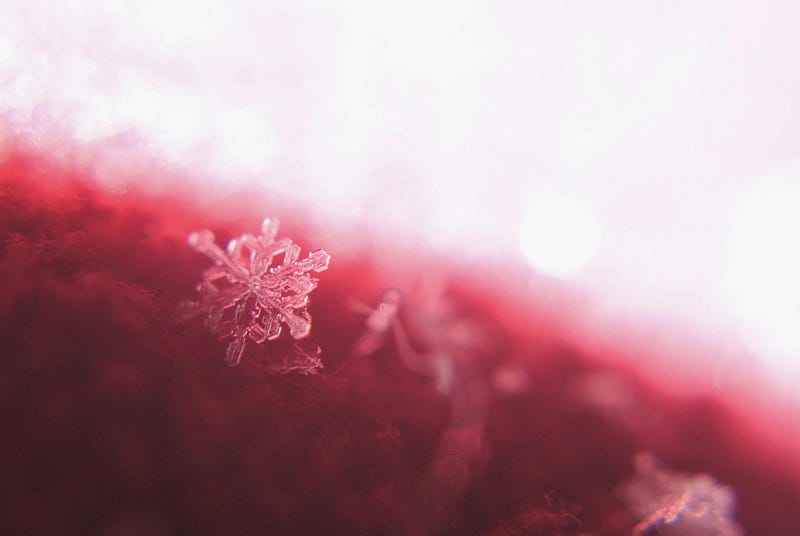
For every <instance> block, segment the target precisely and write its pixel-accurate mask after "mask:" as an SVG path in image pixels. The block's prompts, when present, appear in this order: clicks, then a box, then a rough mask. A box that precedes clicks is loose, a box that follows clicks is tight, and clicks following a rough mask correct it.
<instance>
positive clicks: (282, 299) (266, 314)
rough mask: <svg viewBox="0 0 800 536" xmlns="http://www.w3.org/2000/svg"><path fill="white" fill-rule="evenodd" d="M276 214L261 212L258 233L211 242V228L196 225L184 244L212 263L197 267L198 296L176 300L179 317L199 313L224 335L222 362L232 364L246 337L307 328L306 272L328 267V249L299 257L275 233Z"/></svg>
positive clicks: (295, 333)
mask: <svg viewBox="0 0 800 536" xmlns="http://www.w3.org/2000/svg"><path fill="white" fill-rule="evenodd" d="M277 234H278V220H277V219H276V218H265V219H264V222H263V223H262V225H261V234H260V235H259V236H254V235H252V234H243V235H241V236H240V237H238V238H234V239H233V240H231V241H230V242H228V247H227V250H223V249H221V248H220V247H219V246H217V244H216V242H215V240H214V233H212V232H211V231H208V230H202V231H197V232H194V233H192V234H191V235H190V236H189V245H190V246H191V247H192V248H193V249H194V250H195V251H197V252H199V253H203V254H204V255H206V256H208V257H209V258H210V259H211V260H212V261H214V265H213V266H211V267H210V268H208V269H207V270H205V271H204V272H203V280H202V281H201V283H200V285H199V286H198V292H199V294H200V299H199V300H198V301H190V302H184V303H183V304H181V307H180V311H179V317H180V319H182V320H185V319H188V318H192V317H195V316H200V315H205V325H206V327H208V329H210V330H211V331H212V332H213V333H215V334H216V335H218V336H219V337H220V338H227V339H230V340H229V343H228V348H227V350H226V352H225V362H226V363H227V364H228V365H231V366H233V365H237V364H238V363H239V362H240V361H241V360H242V354H243V353H244V350H245V347H246V345H247V341H248V340H250V341H253V342H255V343H257V344H261V343H263V342H265V341H268V340H274V339H277V338H278V337H279V336H280V334H281V331H282V329H283V326H284V325H285V326H286V327H288V328H289V334H290V335H291V336H292V337H293V338H294V339H302V338H304V337H306V336H308V334H309V333H310V332H311V316H310V315H309V313H308V310H307V306H308V295H309V294H310V293H311V291H313V290H314V289H315V288H316V287H317V282H318V280H317V279H316V278H314V277H312V276H311V275H310V273H311V272H322V271H323V270H326V269H327V268H328V263H329V262H330V255H328V253H326V252H325V251H324V250H322V249H318V250H315V251H312V252H311V253H309V254H308V256H307V257H306V258H305V259H302V260H298V259H299V257H300V247H299V246H297V245H296V244H294V243H293V242H292V241H291V240H289V239H288V238H276V236H277Z"/></svg>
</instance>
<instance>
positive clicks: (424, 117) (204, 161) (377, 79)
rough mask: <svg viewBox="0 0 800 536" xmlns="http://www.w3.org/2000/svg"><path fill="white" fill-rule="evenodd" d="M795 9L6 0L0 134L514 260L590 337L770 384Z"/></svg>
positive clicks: (1, 5)
mask: <svg viewBox="0 0 800 536" xmlns="http://www.w3.org/2000/svg"><path fill="white" fill-rule="evenodd" d="M798 20H800V4H797V3H796V2H790V1H786V2H780V1H772V2H745V1H741V0H739V1H727V0H726V1H716V2H703V1H697V0H692V1H681V0H678V1H674V2H663V3H656V2H641V1H611V2H590V1H575V2H565V1H524V0H506V1H503V0H499V1H498V0H493V1H488V0H486V1H476V0H459V1H455V0H445V1H435V0H426V1H422V0H406V1H404V2H379V1H374V0H364V1H348V2H345V1H341V2H336V1H332V2H322V1H319V2H310V1H307V0H292V1H289V0H286V1H267V2H261V1H223V0H193V1H175V0H172V1H167V0H141V1H137V2H127V1H122V0H106V1H102V0H98V1H85V0H84V1H81V0H71V1H62V2H50V1H44V0H4V1H2V2H0V114H2V115H1V116H0V119H2V130H0V142H3V143H5V141H3V140H6V141H7V140H10V139H15V140H19V139H20V138H24V139H26V140H27V141H28V143H31V144H33V145H37V144H38V145H42V146H44V145H46V144H48V143H52V140H53V139H63V140H64V142H65V143H67V142H69V143H72V144H73V145H74V142H76V141H77V142H78V143H79V144H80V145H81V146H86V147H95V146H97V147H100V146H106V147H115V146H120V147H122V146H134V147H136V148H137V150H138V151H145V152H147V153H148V154H153V155H155V156H156V157H157V158H158V159H161V160H163V161H164V162H166V163H167V164H168V165H171V166H176V167H178V168H186V169H189V170H192V171H193V172H195V173H198V172H201V173H202V176H203V179H204V181H205V183H204V186H203V187H204V188H205V187H207V188H220V187H226V186H227V185H230V184H233V185H237V186H238V185H243V184H248V183H249V184H251V185H258V186H261V187H263V190H264V191H265V192H279V193H281V194H282V195H284V196H287V197H288V198H290V199H295V200H299V201H303V202H304V203H306V204H308V205H309V206H311V205H316V206H319V207H322V208H323V209H324V210H325V211H326V214H328V215H330V216H331V217H335V218H339V219H340V220H341V221H342V222H349V223H353V222H358V223H362V224H367V225H366V227H367V228H370V229H373V231H374V233H375V235H376V236H377V237H380V235H381V233H384V232H394V233H402V234H403V235H404V236H405V237H406V238H407V239H409V240H411V241H418V242H419V243H420V244H424V245H425V246H426V247H434V248H437V249H440V250H442V251H450V252H453V253H454V254H456V255H461V256H462V257H463V258H464V259H470V260H471V261H475V260H476V259H477V260H481V259H483V260H490V261H492V262H495V263H497V262H498V260H497V259H502V262H512V263H513V262H516V263H527V264H528V265H530V267H531V274H532V280H533V281H534V283H532V284H529V282H528V281H522V282H520V287H521V289H522V290H523V291H525V290H526V289H529V290H530V292H531V293H532V295H533V294H534V293H535V291H536V289H537V285H541V284H542V283H541V282H542V281H551V282H552V283H553V284H557V285H565V286H566V287H569V288H576V289H581V292H586V293H587V295H589V296H590V297H591V304H592V305H591V311H590V312H587V313H584V317H583V318H582V319H579V320H576V321H579V323H583V325H585V326H590V325H598V322H599V320H598V319H603V322H605V323H606V324H608V323H612V324H613V323H616V325H618V326H623V329H624V326H626V325H633V324H642V323H644V324H646V325H647V324H648V323H653V325H655V326H658V327H657V328H655V329H654V331H653V333H661V332H664V330H665V329H666V328H664V326H673V327H674V326H678V328H676V329H677V330H678V331H680V330H681V329H684V328H685V329H689V330H694V332H696V333H700V334H703V335H702V337H708V338H712V339H714V338H716V339H718V340H719V341H721V344H724V345H725V348H726V349H725V351H724V352H721V353H720V355H723V354H724V355H726V356H727V357H726V359H729V361H722V362H717V363H715V364H714V367H713V370H712V371H711V372H713V374H711V375H710V376H709V381H714V382H716V381H718V380H719V378H722V380H720V381H723V382H724V381H726V380H725V378H726V377H728V378H729V379H730V378H734V379H735V378H737V377H738V378H739V379H738V380H735V381H744V380H743V378H746V379H747V381H756V378H757V377H758V376H759V375H761V376H763V377H765V378H768V379H772V380H778V381H779V382H782V383H783V384H784V385H785V386H789V387H791V385H792V383H793V382H792V379H793V378H794V377H795V376H796V375H797V374H798V373H800V357H798V352H800V242H799V241H798V238H797V234H798V230H799V229H800V159H799V158H798V157H800V62H799V61H797V51H798V50H800V32H798V31H797V21H798ZM46 148H48V149H52V147H46ZM120 154H121V153H120ZM125 162H126V161H125V160H124V158H122V157H120V163H119V165H118V166H116V167H115V166H113V165H111V166H107V169H106V170H105V171H103V170H100V174H101V178H102V179H103V180H105V181H107V182H108V184H109V186H110V187H111V186H113V187H115V188H118V187H120V183H124V182H125V180H126V179H125V175H124V173H122V172H121V170H123V169H124V167H125V165H126V164H125ZM200 170H202V171H200ZM122 186H123V187H124V184H122ZM148 187H151V188H157V187H158V184H155V183H154V184H151V185H148ZM537 274H538V275H537ZM537 281H538V283H537ZM662 328H663V329H662ZM587 329H588V328H587ZM599 331H604V330H598V332H599ZM598 337H599V335H598ZM654 341H655V342H654V344H662V343H663V345H664V347H665V351H666V352H667V353H669V355H670V359H672V360H673V361H674V362H678V361H680V359H681V357H680V356H681V355H682V353H683V350H685V349H686V348H687V347H685V346H682V345H681V343H680V340H679V338H669V337H666V338H664V339H663V340H658V339H657V338H656V339H654ZM687 360H688V358H687ZM667 366H669V364H668V365H667ZM752 367H755V368H752ZM720 370H723V371H724V370H739V371H740V372H741V371H744V372H743V373H742V374H740V375H739V376H736V374H733V375H728V376H726V374H724V373H723V374H721V375H718V374H717V373H718V372H719V371H720ZM751 373H752V374H751Z"/></svg>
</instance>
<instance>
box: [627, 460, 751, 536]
mask: <svg viewBox="0 0 800 536" xmlns="http://www.w3.org/2000/svg"><path fill="white" fill-rule="evenodd" d="M635 464H636V475H635V476H634V478H633V479H632V480H631V481H630V482H628V483H627V484H625V485H624V486H623V488H622V493H623V495H624V496H625V498H626V499H627V501H628V504H629V505H630V508H631V510H632V511H633V513H634V514H635V515H636V516H637V517H638V518H639V519H641V521H640V522H639V523H638V524H637V525H636V526H635V527H634V529H633V534H634V535H635V536H644V535H649V534H664V535H673V536H742V534H744V533H743V531H742V529H741V527H739V525H737V524H736V522H735V521H734V519H733V515H734V508H735V503H736V499H735V496H734V493H733V490H732V489H731V488H729V487H728V486H725V485H722V484H720V483H718V482H717V481H716V480H714V478H712V477H711V476H710V475H707V474H705V473H699V474H687V473H679V472H675V471H668V470H666V469H662V468H661V467H659V465H658V463H657V462H656V460H655V458H654V457H653V456H652V455H651V454H648V453H641V454H639V455H638V456H637V457H636V458H635Z"/></svg>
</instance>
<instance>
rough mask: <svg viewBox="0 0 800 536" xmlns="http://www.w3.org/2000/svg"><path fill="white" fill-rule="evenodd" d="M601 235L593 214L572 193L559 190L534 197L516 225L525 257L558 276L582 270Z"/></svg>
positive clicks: (592, 255) (595, 251) (545, 270)
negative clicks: (568, 193) (563, 192)
mask: <svg viewBox="0 0 800 536" xmlns="http://www.w3.org/2000/svg"><path fill="white" fill-rule="evenodd" d="M601 235H602V232H601V225H600V223H599V222H598V221H597V219H596V218H595V216H594V214H592V212H591V211H590V210H589V209H588V208H587V207H586V206H585V205H584V204H583V203H581V202H580V201H578V200H577V199H575V198H574V197H571V196H568V195H565V194H559V193H553V194H547V195H541V196H537V197H536V198H534V200H533V202H531V204H530V205H529V206H528V207H527V209H526V211H525V213H524V215H523V217H522V222H521V224H520V228H519V238H520V245H521V247H522V253H523V254H524V255H525V258H526V259H527V261H528V262H529V263H530V264H531V265H532V266H534V267H535V268H536V269H538V270H541V271H542V272H544V273H546V274H549V275H554V276H559V277H563V276H570V275H575V274H577V273H578V272H580V271H581V270H583V269H584V268H585V266H586V265H587V264H588V263H589V262H590V261H591V260H592V258H593V257H594V256H595V254H596V253H597V250H598V248H599V247H600V241H601Z"/></svg>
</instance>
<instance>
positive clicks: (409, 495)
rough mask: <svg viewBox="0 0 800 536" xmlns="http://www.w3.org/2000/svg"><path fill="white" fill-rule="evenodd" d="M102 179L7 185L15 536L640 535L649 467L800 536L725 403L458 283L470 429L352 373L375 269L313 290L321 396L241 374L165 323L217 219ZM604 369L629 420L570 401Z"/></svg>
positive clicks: (36, 169) (777, 482)
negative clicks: (654, 459) (635, 488)
mask: <svg viewBox="0 0 800 536" xmlns="http://www.w3.org/2000/svg"><path fill="white" fill-rule="evenodd" d="M90 179H91V178H90V177H86V176H83V175H81V172H79V171H74V170H69V169H63V168H61V167H58V166H53V165H49V164H47V163H46V161H45V160H44V159H37V158H34V157H31V156H24V155H16V156H13V157H11V158H8V159H6V160H5V161H4V162H3V163H2V165H1V166H0V349H2V360H0V393H2V398H3V404H2V405H0V412H1V413H2V422H3V423H4V430H6V432H5V433H4V434H3V435H4V438H3V439H2V440H0V475H2V486H1V487H0V532H2V533H4V534H17V535H21V534H104V535H111V534H119V535H123V534H196V535H204V534H208V535H217V534H220V535H221V534H224V535H238V534H395V533H408V532H417V533H424V532H438V533H444V534H448V533H452V534H456V533H458V534H484V533H487V534H488V533H492V534H503V535H511V534H543V535H545V534H546V535H556V534H578V533H579V532H580V531H585V532H588V533H591V534H596V535H614V534H627V533H629V532H630V528H631V527H632V526H633V525H634V523H635V520H634V519H633V518H632V517H631V515H630V514H629V513H628V510H627V509H626V507H625V504H624V503H623V502H622V499H621V498H620V495H619V493H618V492H617V487H618V486H619V485H620V484H621V483H622V482H624V481H625V480H626V479H628V478H630V476H631V474H632V466H631V458H632V456H633V454H634V453H636V452H638V451H640V450H649V451H652V452H654V453H655V454H656V456H658V457H659V458H661V459H662V460H664V461H665V462H667V463H669V464H671V465H672V466H673V467H676V468H680V469H681V470H687V471H708V472H710V473H712V474H714V475H715V476H716V477H717V478H718V479H719V480H720V481H722V482H725V483H727V484H729V485H731V486H732V487H734V488H735V490H736V492H737V495H738V497H739V509H738V510H739V516H738V517H739V520H740V522H741V523H742V525H743V526H744V527H745V528H746V530H747V532H748V534H751V535H775V534H795V533H798V532H799V531H800V528H798V527H799V526H800V523H799V522H798V521H797V515H796V514H797V512H798V511H800V496H798V494H797V493H796V490H797V487H796V486H797V482H795V481H793V480H792V478H791V476H789V475H790V473H788V472H782V471H781V469H780V468H781V467H782V464H784V463H785V464H787V465H788V464H789V462H790V460H776V459H769V455H768V454H767V451H766V450H764V449H762V448H761V446H760V445H759V442H758V439H757V438H753V437H749V436H748V435H747V434H748V433H749V432H748V431H747V430H748V429H747V428H746V426H745V425H744V424H743V423H742V422H740V421H739V420H737V418H736V417H735V416H734V414H733V413H732V412H730V411H729V410H728V409H726V406H725V404H724V403H723V402H721V401H718V400H716V399H715V398H713V397H711V396H708V397H693V398H679V397H677V396H675V395H670V396H667V395H665V394H662V393H660V392H659V391H658V390H657V389H655V388H654V387H652V386H650V385H649V384H646V383H644V382H642V381H641V380H639V379H638V378H637V377H636V376H635V374H634V373H633V372H632V371H628V370H614V369H613V368H612V367H611V366H610V365H608V364H607V362H606V364H600V363H597V362H594V361H592V360H589V359H587V358H586V357H585V356H582V355H579V354H578V353H576V352H575V351H572V350H570V348H569V345H568V344H565V345H554V344H552V342H551V341H547V340H545V339H543V338H542V336H541V333H542V331H543V330H544V331H546V330H545V328H543V327H542V326H543V325H545V324H544V322H545V320H546V319H542V320H541V322H540V321H539V320H537V319H536V318H532V319H531V318H528V319H527V320H526V322H527V323H528V324H526V323H522V324H521V326H522V328H523V329H520V325H519V324H516V325H515V324H513V323H512V322H510V321H509V320H508V319H510V318H514V317H515V314H514V311H513V310H508V309H504V310H502V311H501V309H503V308H500V307H498V305H497V304H496V303H495V302H494V301H493V299H492V297H491V296H489V295H488V294H486V293H485V292H484V291H483V290H482V288H481V286H480V284H478V283H477V282H476V281H475V280H469V279H468V278H467V279H464V278H461V279H458V280H454V281H452V282H451V283H452V285H451V295H452V297H453V299H454V300H455V301H456V302H458V303H460V304H463V305H464V307H465V308H466V309H467V310H469V311H471V313H472V314H473V315H474V316H476V317H478V318H480V319H481V320H482V321H483V322H485V323H486V324H487V325H489V326H491V329H492V331H493V333H494V336H495V338H494V339H493V340H494V343H495V344H494V346H493V347H492V348H490V349H488V350H486V351H484V352H483V353H482V355H481V356H480V358H479V359H478V360H477V361H476V362H475V363H474V366H475V369H476V370H477V371H478V376H476V377H482V378H484V379H485V382H483V383H481V382H478V381H477V380H476V382H478V383H480V386H478V387H475V389H478V390H479V391H480V392H481V393H483V394H482V395H481V396H485V402H481V401H479V402H474V401H473V402H469V401H467V402H464V403H475V404H479V406H480V407H481V408H482V409H483V410H485V415H482V416H481V417H479V418H480V423H478V425H475V423H470V422H457V419H454V418H453V415H454V414H455V412H456V411H457V410H456V409H455V408H456V406H455V404H456V400H457V398H456V397H455V395H454V397H453V399H452V400H451V399H450V398H448V397H447V396H446V395H443V394H440V393H438V392H437V390H436V386H435V385H434V383H433V382H431V381H430V380H429V379H426V378H423V377H419V376H417V375H415V374H413V373H412V372H410V371H409V370H408V369H407V368H406V367H404V366H403V363H402V362H401V360H400V359H399V357H398V355H397V352H396V351H395V349H394V345H393V344H387V345H385V346H384V347H383V349H381V350H379V351H378V352H377V353H376V354H375V355H374V356H372V357H370V358H366V359H363V360H361V361H358V362H356V363H348V365H347V366H346V367H343V368H340V367H341V366H342V365H343V364H344V363H345V361H346V360H347V356H348V355H349V354H350V352H351V350H352V346H353V344H354V342H355V341H356V340H357V339H358V337H359V335H360V334H361V333H362V332H363V329H364V317H363V316H359V315H358V314H352V313H350V312H349V311H348V310H347V308H346V303H347V302H348V300H352V299H359V300H364V301H369V302H371V303H377V300H379V299H380V296H381V293H382V292H383V290H384V288H385V285H384V283H383V282H379V281H377V280H376V278H375V273H374V271H373V268H372V266H373V263H372V262H371V260H370V259H367V258H364V259H361V260H354V261H339V260H337V259H336V258H335V257H334V259H333V260H332V263H331V268H330V270H329V271H327V272H325V273H323V274H320V279H321V283H320V287H319V289H318V290H317V291H316V292H315V293H314V295H313V296H312V304H311V308H310V310H311V312H312V314H313V316H314V322H315V324H314V328H313V335H312V341H313V343H315V344H318V345H319V346H320V347H322V348H323V349H324V353H323V355H322V358H323V360H324V362H325V366H326V369H325V370H324V371H323V373H322V374H321V375H320V376H318V377H288V376H274V375H268V374H265V373H264V372H263V371H261V370H259V369H258V368H257V367H254V366H250V365H248V363H243V364H242V365H240V366H238V367H236V368H228V367H226V366H225V365H224V363H223V360H222V356H223V354H224V348H225V343H224V342H221V341H217V340H215V339H214V338H213V337H212V336H211V335H210V334H209V333H208V332H207V331H206V330H205V329H204V328H203V326H202V323H201V322H197V323H189V324H185V325H176V324H175V322H174V311H175V307H176V305H177V303H178V302H179V301H180V300H181V299H186V298H191V297H193V287H194V285H195V284H196V283H197V282H198V280H199V276H200V272H201V271H202V269H203V268H205V267H206V266H207V261H206V260H205V259H204V258H202V257H201V256H199V255H197V254H195V253H194V252H192V251H191V249H190V248H188V247H187V246H186V243H185V237H186V236H187V234H188V232H190V231H191V230H194V229H197V228H202V227H204V226H206V225H207V224H209V222H214V221H216V220H215V216H214V215H210V214H204V213H202V212H198V211H193V210H192V206H191V204H183V205H179V204H177V203H176V202H175V199H174V198H167V197H166V196H164V197H160V198H148V197H145V196H140V195H137V194H135V193H133V192H128V193H124V194H116V195H115V194H107V193H106V194H104V193H100V192H98V191H96V190H95V189H93V188H92V187H91V186H90V182H91V180H90ZM181 207H182V208H181ZM260 216H263V214H258V215H253V219H252V221H250V220H248V221H250V224H253V223H254V222H255V224H257V222H258V217H260ZM248 217H249V216H248ZM239 224H240V222H229V223H228V225H229V227H228V228H221V229H219V228H218V229H216V230H221V231H223V232H224V231H227V232H228V233H230V234H231V235H233V234H236V233H239V232H242V231H243V230H247V229H244V228H243V227H238V225H239ZM289 232H290V231H287V234H288V233H289ZM291 232H293V231H291ZM293 238H295V239H297V241H298V242H299V243H302V244H304V245H308V246H311V247H312V248H313V247H325V246H326V245H325V244H306V243H305V241H304V240H302V236H294V235H293ZM431 262H437V261H436V259H432V260H431ZM509 307H512V308H513V307H515V306H514V305H510V306H509ZM288 344H289V343H287V342H278V343H274V344H272V345H271V346H269V348H270V351H275V352H279V351H281V348H285V347H286V346H287V345H288ZM509 361H513V364H514V366H515V367H518V368H521V369H522V370H524V371H525V372H526V373H527V374H528V377H529V378H530V381H529V384H528V386H527V388H526V389H524V390H522V391H521V392H519V393H516V394H515V393H502V392H499V391H498V390H497V389H494V388H493V387H492V385H493V384H492V382H491V378H492V377H494V375H495V374H496V373H497V371H498V370H500V369H502V367H504V366H506V365H508V363H509ZM598 372H601V373H609V374H615V375H617V377H621V378H623V379H624V381H625V382H627V385H629V387H630V389H631V390H632V392H634V393H635V394H636V397H637V399H638V401H639V402H638V403H637V406H636V408H635V411H633V412H632V413H630V412H629V413H627V414H624V415H621V414H619V413H614V412H611V413H608V412H606V413H603V412H600V411H597V409H596V408H594V409H593V408H591V407H589V406H586V405H582V404H578V403H576V401H575V399H574V397H573V396H572V394H571V393H572V391H571V390H570V388H569V386H570V385H574V384H575V379H576V378H577V379H580V378H585V377H588V376H587V375H590V374H594V373H598ZM471 389H472V387H470V388H469V389H468V391H467V394H473V393H474V392H478V391H471ZM467 398H469V397H468V396H467ZM465 400H466V399H465ZM459 403H460V402H459ZM453 452H455V453H456V454H452V453H453ZM447 453H450V454H447ZM459 453H460V454H459ZM459 456H462V457H461V458H459ZM458 460H464V463H459V461H458Z"/></svg>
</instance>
